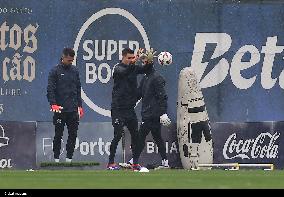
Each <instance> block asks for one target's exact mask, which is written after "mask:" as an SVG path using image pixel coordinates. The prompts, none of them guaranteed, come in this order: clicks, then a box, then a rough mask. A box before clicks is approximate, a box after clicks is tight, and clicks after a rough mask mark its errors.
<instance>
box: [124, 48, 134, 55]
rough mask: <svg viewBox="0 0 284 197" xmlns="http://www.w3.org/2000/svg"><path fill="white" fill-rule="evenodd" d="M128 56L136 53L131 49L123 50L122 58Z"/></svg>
mask: <svg viewBox="0 0 284 197" xmlns="http://www.w3.org/2000/svg"><path fill="white" fill-rule="evenodd" d="M127 54H134V51H133V50H132V49H130V48H125V49H123V50H122V56H126V55H127Z"/></svg>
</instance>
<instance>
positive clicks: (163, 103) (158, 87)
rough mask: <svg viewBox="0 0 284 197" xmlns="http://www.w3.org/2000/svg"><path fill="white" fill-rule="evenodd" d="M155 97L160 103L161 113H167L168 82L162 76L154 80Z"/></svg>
mask: <svg viewBox="0 0 284 197" xmlns="http://www.w3.org/2000/svg"><path fill="white" fill-rule="evenodd" d="M153 83H154V90H155V97H156V99H157V101H158V103H159V107H160V115H163V114H166V113H167V107H168V105H167V101H168V96H167V94H166V91H165V85H166V82H165V80H164V78H163V77H162V76H157V77H156V78H155V79H154V81H153Z"/></svg>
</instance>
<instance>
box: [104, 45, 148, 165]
mask: <svg viewBox="0 0 284 197" xmlns="http://www.w3.org/2000/svg"><path fill="white" fill-rule="evenodd" d="M138 54H140V50H139V51H138ZM138 58H139V55H138V56H135V55H134V51H133V50H131V49H129V48H126V49H123V50H122V60H121V62H120V63H119V64H117V65H116V66H115V68H114V72H113V80H114V84H113V90H112V103H111V118H112V125H113V127H114V137H113V140H112V142H111V145H110V155H109V162H108V165H107V169H109V170H118V169H119V166H118V165H117V164H116V163H115V162H114V157H115V153H116V148H117V145H118V142H119V141H120V139H121V137H122V134H123V127H124V126H126V127H127V128H128V130H129V132H130V135H131V146H132V153H133V165H132V169H133V170H139V169H140V168H141V166H140V165H139V164H138V147H137V146H138V144H139V135H138V120H137V116H136V113H135V110H134V108H135V106H136V101H137V100H136V99H137V86H138V85H137V75H138V74H143V73H145V69H146V67H144V66H142V65H135V63H136V61H137V60H138Z"/></svg>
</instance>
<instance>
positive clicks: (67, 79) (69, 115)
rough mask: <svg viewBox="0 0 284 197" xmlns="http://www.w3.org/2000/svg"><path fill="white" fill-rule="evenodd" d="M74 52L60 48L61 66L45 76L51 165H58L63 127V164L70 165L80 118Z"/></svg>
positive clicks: (77, 76)
mask: <svg viewBox="0 0 284 197" xmlns="http://www.w3.org/2000/svg"><path fill="white" fill-rule="evenodd" d="M74 56H75V52H74V50H73V49H71V48H64V50H63V54H62V57H61V62H60V63H59V64H58V65H57V66H55V67H54V68H52V70H51V71H50V73H49V76H48V85H47V99H48V102H49V103H50V107H51V111H53V112H54V116H53V124H54V125H55V136H54V139H53V152H54V159H55V162H59V155H60V149H61V139H62V136H63V131H64V126H65V124H66V125H67V129H68V139H67V144H66V151H67V155H66V162H71V160H72V157H73V152H74V148H75V142H76V137H77V131H78V125H79V117H80V118H81V117H82V116H83V108H82V99H81V82H80V76H79V71H78V69H77V68H76V67H75V66H73V65H72V62H73V60H74Z"/></svg>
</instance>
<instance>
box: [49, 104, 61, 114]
mask: <svg viewBox="0 0 284 197" xmlns="http://www.w3.org/2000/svg"><path fill="white" fill-rule="evenodd" d="M61 109H63V107H61V106H59V105H51V109H50V111H52V112H56V113H61Z"/></svg>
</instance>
